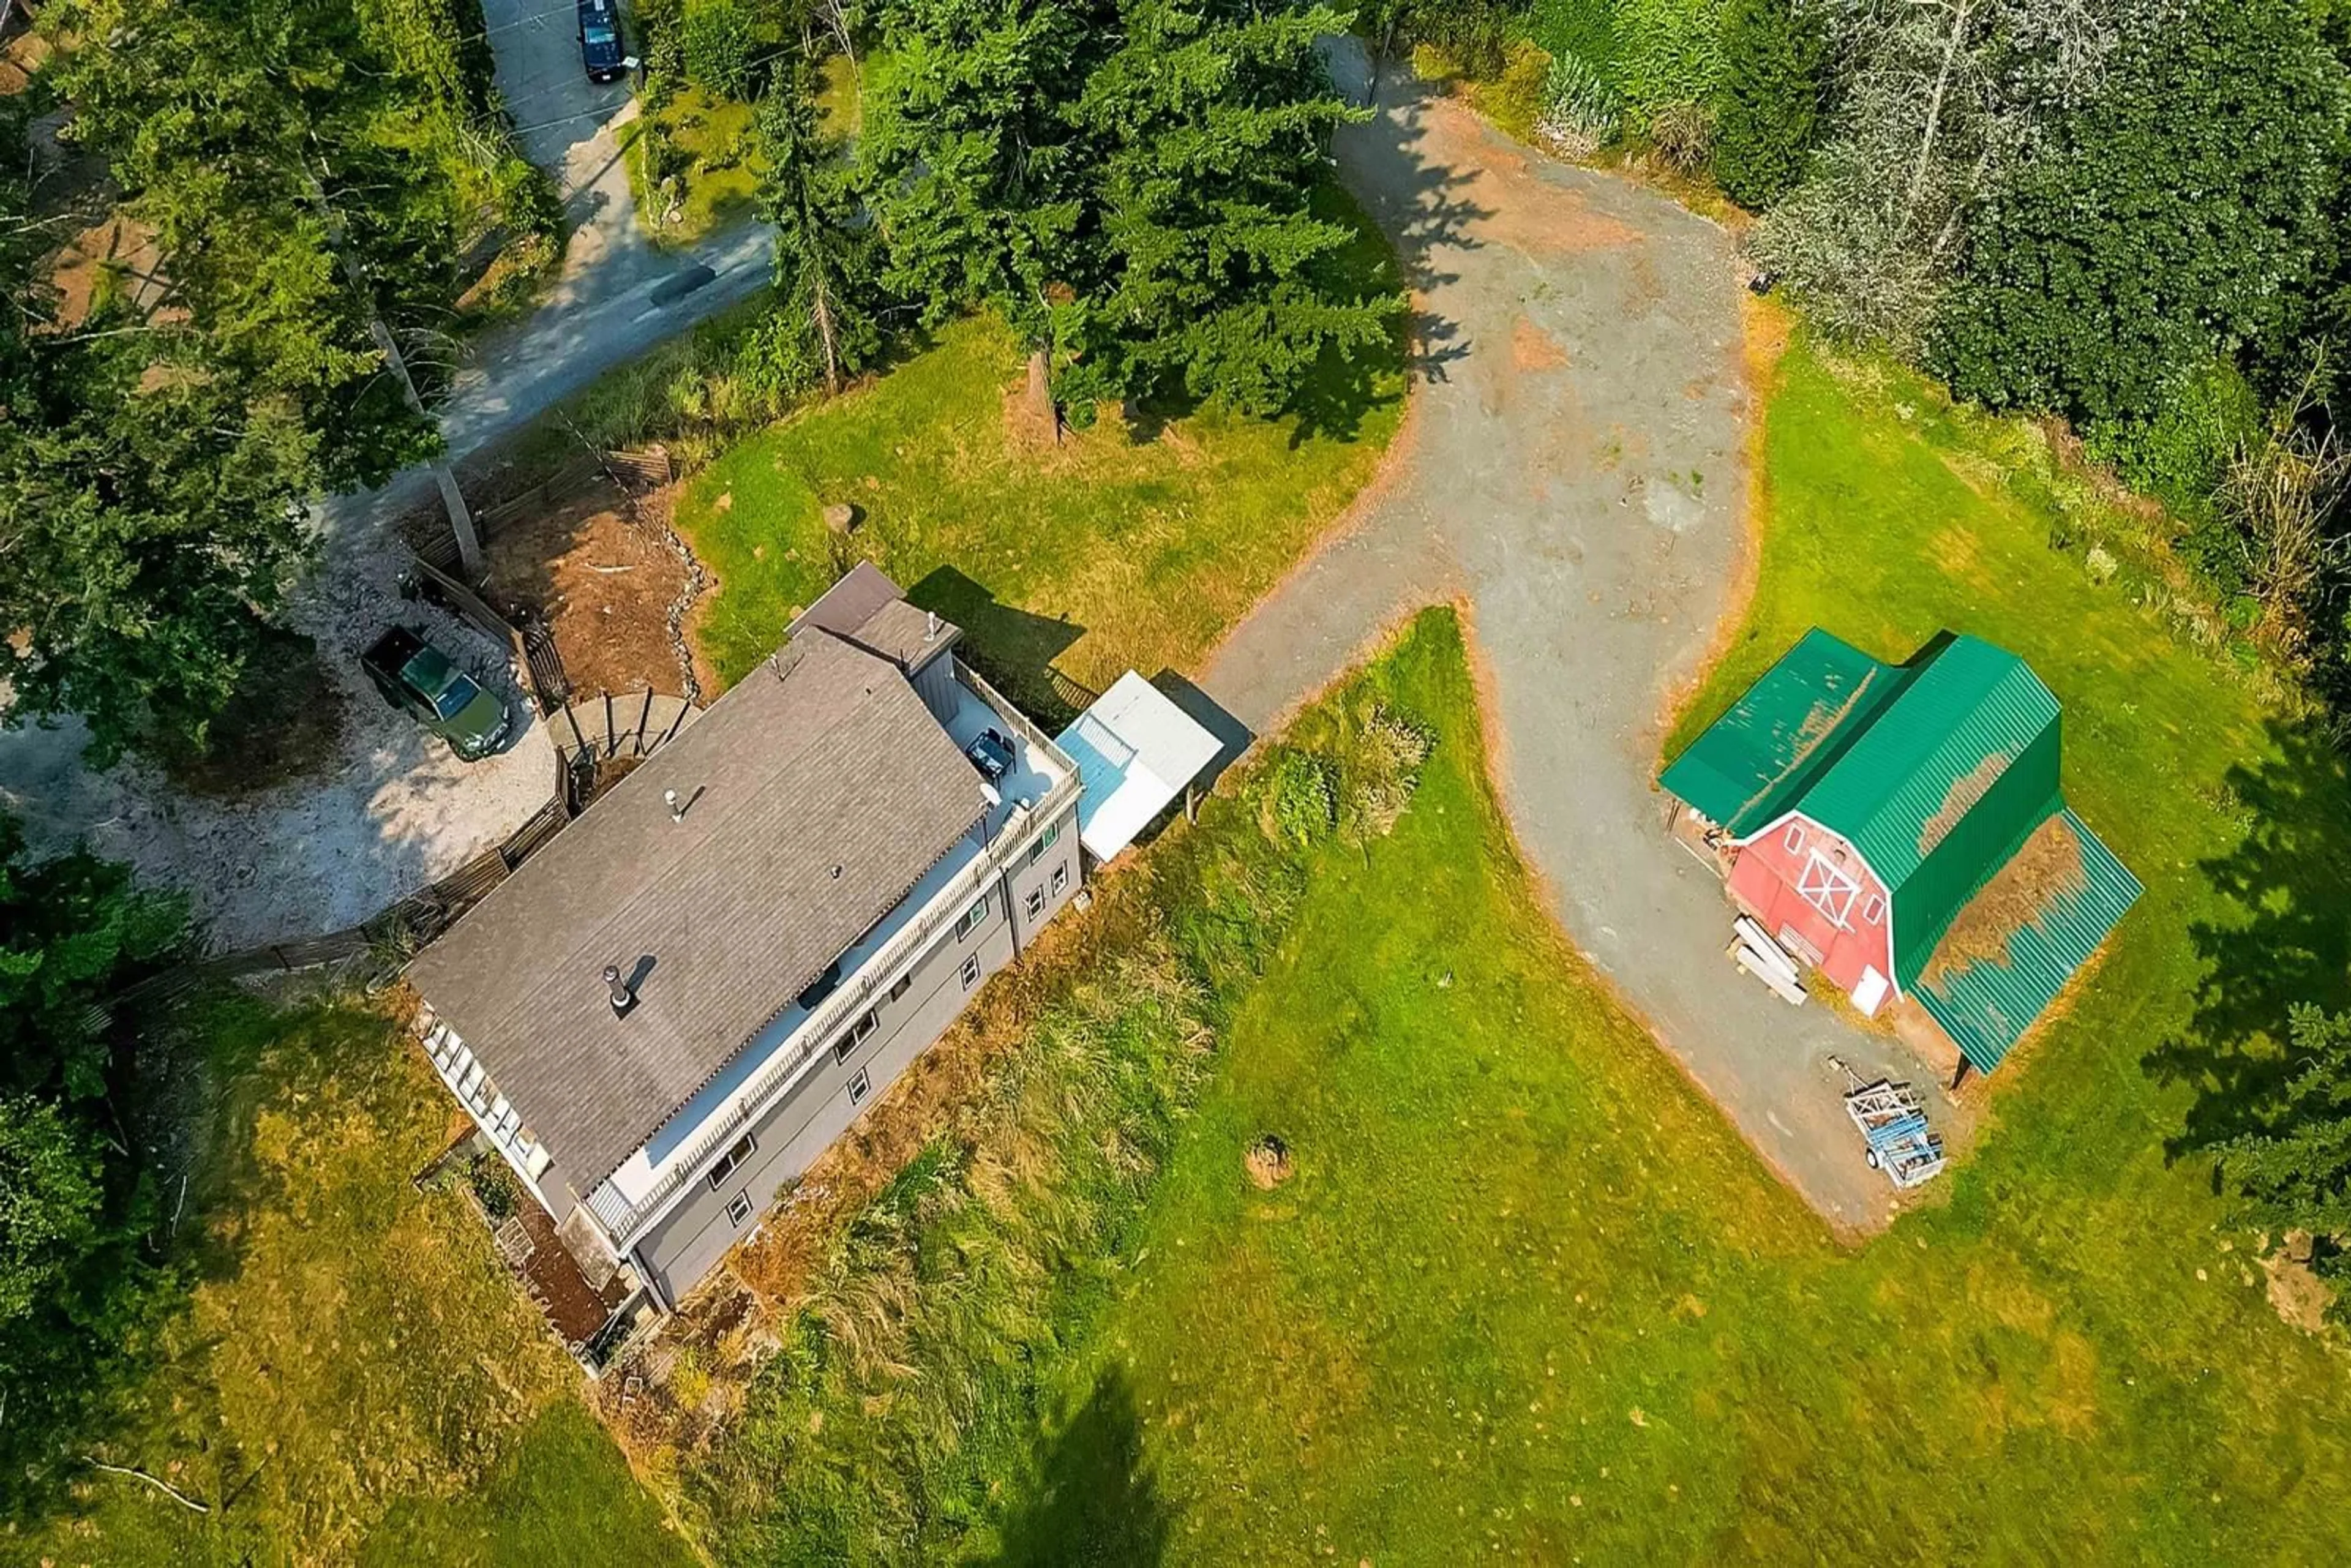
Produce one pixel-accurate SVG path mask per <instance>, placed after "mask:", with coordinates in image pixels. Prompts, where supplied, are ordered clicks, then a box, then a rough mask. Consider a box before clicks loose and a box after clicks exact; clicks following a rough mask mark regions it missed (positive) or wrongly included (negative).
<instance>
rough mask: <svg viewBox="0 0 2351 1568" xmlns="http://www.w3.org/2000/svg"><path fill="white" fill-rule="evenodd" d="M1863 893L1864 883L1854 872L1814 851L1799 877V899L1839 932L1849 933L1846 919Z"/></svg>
mask: <svg viewBox="0 0 2351 1568" xmlns="http://www.w3.org/2000/svg"><path fill="white" fill-rule="evenodd" d="M1860 891H1861V881H1860V879H1859V878H1857V877H1855V875H1854V874H1853V873H1851V872H1848V871H1845V870H1844V869H1842V868H1841V867H1838V866H1836V865H1833V864H1831V863H1830V862H1828V861H1827V860H1825V859H1823V858H1822V855H1821V852H1820V851H1818V850H1814V851H1813V852H1812V854H1811V856H1810V857H1809V858H1808V859H1807V860H1806V861H1805V862H1804V869H1803V870H1802V872H1799V873H1797V875H1796V895H1797V896H1798V897H1800V898H1802V900H1803V901H1804V902H1805V903H1807V904H1811V905H1812V906H1813V908H1815V909H1817V910H1819V911H1820V912H1821V913H1822V914H1823V915H1827V916H1828V917H1829V918H1830V919H1831V920H1834V921H1835V922H1836V923H1837V928H1838V929H1839V930H1841V931H1842V930H1845V929H1847V928H1848V927H1847V926H1846V925H1845V916H1846V915H1848V914H1850V913H1851V912H1852V910H1853V900H1854V895H1855V894H1857V893H1859V892H1860Z"/></svg>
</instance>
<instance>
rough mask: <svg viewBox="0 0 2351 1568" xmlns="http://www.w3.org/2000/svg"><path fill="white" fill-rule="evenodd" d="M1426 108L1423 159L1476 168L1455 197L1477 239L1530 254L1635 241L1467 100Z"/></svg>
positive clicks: (1632, 232) (1627, 228)
mask: <svg viewBox="0 0 2351 1568" xmlns="http://www.w3.org/2000/svg"><path fill="white" fill-rule="evenodd" d="M1421 152H1422V154H1423V156H1424V157H1426V159H1427V160H1428V162H1431V163H1432V164H1435V165H1437V166H1440V167H1449V168H1454V169H1466V170H1472V171H1475V172H1474V173H1472V174H1471V175H1470V177H1469V179H1468V183H1467V184H1466V185H1465V187H1464V188H1463V189H1462V191H1461V192H1460V193H1459V195H1460V199H1461V200H1462V202H1463V203H1464V204H1465V205H1466V206H1467V207H1468V209H1469V210H1471V211H1473V212H1475V213H1476V214H1478V215H1477V216H1475V217H1473V218H1472V219H1470V220H1469V223H1468V230H1469V232H1470V233H1471V234H1472V235H1475V236H1476V237H1477V238H1479V239H1482V240H1485V241H1488V242H1489V243H1491V244H1494V245H1499V246H1507V247H1508V248H1510V249H1511V250H1516V251H1520V252H1522V253H1524V254H1526V255H1528V256H1573V255H1575V254H1576V253H1578V252H1580V251H1589V250H1604V249H1610V248H1613V247H1615V246H1629V245H1633V244H1635V243H1636V242H1637V241H1639V240H1640V239H1641V238H1642V235H1641V233H1640V231H1639V230H1637V229H1635V228H1634V227H1633V226H1632V225H1630V224H1627V223H1625V222H1624V221H1623V220H1621V219H1619V218H1614V217H1612V216H1610V215H1609V214H1606V213H1604V212H1601V211H1600V210H1599V209H1597V208H1596V207H1594V206H1593V204H1592V201H1591V198H1590V197H1589V196H1587V195H1586V194H1585V193H1583V192H1581V191H1576V190H1571V189H1562V188H1561V187H1560V186H1558V185H1554V184H1552V183H1550V182H1548V181H1546V180H1543V179H1541V177H1540V176H1539V175H1537V174H1535V173H1534V172H1532V171H1531V167H1530V164H1529V161H1528V159H1527V155H1526V154H1525V153H1524V152H1520V151H1519V150H1517V149H1516V148H1514V147H1513V146H1512V145H1511V144H1510V141H1509V140H1508V139H1507V138H1506V137H1505V136H1504V135H1503V134H1502V133H1501V132H1500V131H1496V130H1494V129H1493V128H1492V127H1490V126H1489V125H1488V124H1487V123H1486V122H1485V121H1484V120H1481V119H1479V116H1478V114H1477V111H1476V110H1472V109H1470V108H1468V106H1467V105H1465V104H1461V103H1457V102H1454V101H1453V100H1451V99H1430V100H1429V101H1428V103H1427V106H1426V121H1425V129H1424V134H1423V137H1422V141H1421ZM1530 187H1534V188H1532V189H1531V188H1530Z"/></svg>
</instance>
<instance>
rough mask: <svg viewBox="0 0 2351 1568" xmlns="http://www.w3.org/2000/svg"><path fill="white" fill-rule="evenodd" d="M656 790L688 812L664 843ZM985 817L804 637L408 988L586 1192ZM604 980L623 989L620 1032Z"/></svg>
mask: <svg viewBox="0 0 2351 1568" xmlns="http://www.w3.org/2000/svg"><path fill="white" fill-rule="evenodd" d="M876 575H877V576H878V575H879V574H878V573H877V574H876ZM886 581H887V579H884V582H886ZM861 619H862V618H861ZM665 789H675V790H676V791H677V792H678V795H679V797H680V799H681V800H688V799H690V800H691V802H692V803H691V805H690V806H689V807H688V809H687V810H686V813H685V818H684V821H681V822H674V821H671V820H670V813H669V809H668V807H667V806H666V804H664V800H663V791H664V790H665ZM986 809H987V800H986V797H985V796H984V795H983V794H982V792H981V786H980V779H979V775H978V774H977V772H976V771H975V770H974V769H973V768H972V767H971V765H970V764H969V763H968V762H967V761H966V760H965V758H964V757H963V755H962V754H961V753H960V752H959V751H957V750H956V746H955V743H954V742H953V741H952V740H950V739H949V738H948V737H947V734H946V730H945V729H943V728H941V727H940V726H939V723H938V721H937V720H936V719H935V718H934V717H932V716H931V714H930V711H929V710H928V709H927V708H925V706H923V702H922V699H921V698H920V697H918V696H917V695H915V694H914V689H913V688H912V687H911V686H909V685H907V683H906V678H905V676H904V674H900V672H899V670H898V668H897V667H896V666H895V665H893V664H891V663H890V662H888V661H887V660H885V659H883V658H879V657H876V656H875V655H874V654H872V653H868V652H866V651H864V650H862V649H860V648H857V647H855V646H852V644H850V643H846V642H844V641H842V640H841V639H840V638H839V637H837V636H834V635H833V634H831V633H830V632H825V631H822V630H819V629H814V628H810V629H808V630H804V631H802V632H800V634H799V636H797V637H795V638H794V639H792V641H791V642H790V643H789V644H788V645H787V647H786V648H785V649H784V650H783V651H781V652H780V653H779V654H778V657H777V658H776V659H774V660H771V661H770V662H769V663H768V664H763V665H761V666H760V667H759V668H758V670H757V671H755V672H753V673H752V674H749V675H747V676H746V677H745V678H744V679H743V681H742V683H741V684H740V685H737V686H736V687H735V688H734V689H733V690H731V691H729V692H728V693H727V694H726V695H725V696H723V697H721V698H720V699H719V700H718V701H717V702H716V703H715V704H713V705H712V706H711V708H710V710H709V711H708V712H707V713H705V714H704V715H703V716H702V717H701V718H700V719H699V720H697V721H696V722H695V724H694V725H693V727H690V728H688V729H687V730H686V731H685V732H684V734H682V735H680V736H679V737H677V738H676V739H675V740H674V741H672V742H671V743H670V744H669V745H667V746H665V747H663V748H662V749H661V750H660V751H658V752H656V753H654V754H653V757H652V758H649V759H647V760H646V761H645V762H644V763H643V764H642V765H641V766H640V767H639V768H637V769H636V771H635V772H633V773H632V774H630V775H629V777H628V778H626V779H623V780H622V782H621V783H620V784H619V785H617V786H616V787H615V788H614V789H612V791H611V793H610V794H609V795H607V796H605V797H604V798H603V799H602V800H599V801H598V802H597V803H596V804H595V805H594V806H593V807H591V808H590V810H588V811H587V812H586V813H585V814H584V815H582V816H581V817H580V820H579V821H576V822H574V823H572V824H571V825H570V826H569V828H567V829H566V830H564V831H563V832H562V834H561V835H559V837H558V838H557V839H556V841H555V842H553V843H552V844H550V845H549V846H548V847H547V848H546V849H545V850H542V851H541V852H539V853H538V854H537V855H535V856H533V857H532V858H531V859H530V860H528V861H527V862H524V864H523V865H522V867H521V868H520V869H519V870H517V872H516V873H515V874H514V875H513V876H511V877H509V878H508V879H507V881H506V883H504V884H503V885H501V886H500V887H499V888H497V890H496V891H495V892H494V893H492V894H490V895H489V897H488V898H486V899H485V900H484V901H483V902H482V904H480V905H479V906H478V907H477V908H475V910H474V911H473V912H472V913H471V914H470V915H467V916H466V917H465V919H464V920H462V921H460V922H459V923H458V924H457V925H456V926H455V928H454V929H453V930H451V931H450V932H449V933H448V934H447V935H446V936H444V937H443V938H442V939H441V940H440V941H439V942H437V943H435V944H434V946H432V947H430V948H429V949H427V950H426V951H425V952H424V953H423V955H422V956H419V957H418V958H417V959H416V961H415V962H414V963H413V964H412V965H411V966H410V967H409V977H410V978H411V979H412V980H413V982H414V983H415V985H416V988H417V989H418V990H420V991H421V992H423V995H424V997H425V998H426V999H427V1000H429V1001H430V1002H431V1003H432V1004H433V1007H434V1010H435V1011H436V1012H438V1013H439V1014H440V1016H441V1017H442V1018H444V1019H446V1020H447V1021H448V1023H449V1025H450V1027H451V1028H453V1029H455V1030H456V1031H457V1032H458V1034H460V1035H461V1036H463V1037H464V1039H465V1043H466V1044H467V1045H468V1046H470V1047H471V1048H472V1049H473V1051H474V1054H475V1056H476V1057H478V1058H480V1060H481V1061H482V1062H483V1064H484V1066H485V1067H486V1068H487V1070H488V1071H489V1074H490V1077H491V1078H492V1079H493V1080H495V1081H496V1083H497V1085H498V1088H499V1089H500V1090H501V1091H503V1092H505V1093H506V1095H507V1098H509V1099H510V1100H511V1101H513V1103H515V1104H516V1106H517V1107H518V1108H519V1109H520V1111H521V1112H522V1115H523V1119H524V1122H525V1124H527V1125H528V1126H529V1127H530V1128H531V1130H532V1131H533V1132H534V1133H535V1134H537V1135H538V1138H539V1140H540V1142H541V1143H543V1144H545V1145H546V1146H547V1147H548V1149H549V1152H551V1153H552V1154H553V1155H554V1156H555V1158H556V1160H557V1161H558V1162H559V1164H560V1165H561V1166H563V1167H564V1168H565V1170H566V1172H567V1174H568V1175H569V1176H571V1178H572V1180H573V1184H574V1186H575V1187H576V1188H577V1189H578V1190H580V1191H581V1192H585V1191H586V1190H587V1189H588V1186H589V1185H592V1184H593V1183H595V1182H596V1181H598V1180H601V1178H602V1177H603V1176H607V1175H609V1174H611V1171H612V1170H614V1169H615V1168H617V1167H618V1166H620V1164H621V1163H622V1161H623V1160H625V1159H627V1158H628V1156H629V1155H631V1154H632V1153H633V1152H634V1151H635V1150H636V1148H637V1147H638V1146H639V1145H641V1144H643V1142H644V1141H645V1139H646V1138H647V1137H648V1136H650V1135H651V1134H653V1132H654V1131H655V1130H656V1129H657V1128H659V1127H660V1125H661V1124H663V1123H664V1121H666V1120H667V1119H668V1118H669V1116H670V1114H671V1113H673V1112H674V1111H675V1110H676V1109H677V1108H678V1107H679V1106H680V1105H682V1104H684V1103H685V1102H686V1101H687V1100H688V1099H690V1098H691V1097H692V1096H693V1095H694V1093H695V1091H696V1090H698V1089H700V1088H701V1087H702V1086H703V1085H704V1084H705V1083H706V1082H709V1080H710V1078H711V1077H712V1076H713V1075H714V1074H715V1073H716V1071H718V1070H719V1069H720V1068H721V1067H723V1066H724V1065H725V1064H726V1061H728V1060H729V1059H730V1058H732V1057H733V1056H734V1055H735V1053H736V1052H737V1051H738V1050H740V1049H741V1048H742V1046H743V1045H744V1044H745V1043H747V1041H748V1040H750V1038H751V1037H752V1036H753V1035H754V1034H756V1033H757V1032H758V1030H759V1029H760V1028H761V1027H762V1026H763V1025H764V1024H766V1023H767V1022H768V1020H769V1019H772V1018H774V1017H775V1016H776V1014H777V1013H778V1012H780V1011H781V1010H782V1009H784V1007H786V1006H787V1005H788V1004H789V1003H790V1002H791V1001H792V999H793V998H795V997H796V996H798V994H799V992H800V991H802V990H804V989H805V988H807V987H808V985H809V983H810V981H811V980H813V979H814V978H815V977H817V976H818V975H820V974H821V973H822V972H823V970H824V968H825V967H826V966H827V965H829V964H831V962H832V961H833V960H834V959H835V958H838V957H839V956H841V954H842V953H843V952H844V951H846V950H847V949H848V948H849V947H850V946H851V945H852V944H853V943H854V942H855V941H856V940H857V938H858V937H859V936H862V934H863V933H864V932H865V931H866V930H868V929H869V928H871V927H872V925H873V924H874V922H876V921H877V920H879V919H881V918H882V917H883V915H886V914H888V913H889V912H890V910H891V909H892V908H893V907H894V906H895V905H896V904H897V903H898V901H899V900H900V899H902V898H903V897H904V896H905V894H906V893H907V891H908V890H909V889H911V888H912V887H913V886H914V883H916V882H918V881H920V880H921V879H922V877H923V875H924V873H926V872H928V871H929V870H930V869H931V868H932V867H933V866H934V865H936V864H937V863H938V862H939V861H940V860H941V859H942V858H944V857H945V856H946V853H947V852H949V851H950V850H952V849H953V848H954V847H955V845H956V841H958V840H960V839H961V838H962V837H963V836H964V835H965V834H966V833H967V832H969V831H971V830H972V829H973V828H974V827H975V826H976V825H977V823H978V821H979V820H980V818H981V816H982V815H983V814H984V812H985V810H986ZM648 958H649V959H650V960H651V965H650V967H645V965H644V960H646V959H648ZM607 964H617V965H619V966H620V967H621V970H622V974H623V975H627V974H631V973H632V972H635V971H637V970H638V969H640V968H644V969H645V973H644V978H643V983H642V984H641V985H640V986H639V988H638V990H637V996H638V1000H637V1005H636V1006H635V1008H634V1009H632V1010H631V1011H630V1013H629V1015H628V1016H627V1017H626V1018H619V1019H616V1018H615V1017H614V1016H613V1014H612V1009H611V1003H610V1002H609V1000H608V999H607V996H606V991H605V988H604V984H603V981H602V979H601V975H602V972H603V968H604V966H605V965H607Z"/></svg>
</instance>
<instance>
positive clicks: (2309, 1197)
mask: <svg viewBox="0 0 2351 1568" xmlns="http://www.w3.org/2000/svg"><path fill="white" fill-rule="evenodd" d="M2289 1036H2290V1039H2291V1041H2292V1054H2293V1055H2294V1058H2295V1061H2296V1066H2295V1071H2294V1076H2293V1078H2292V1079H2290V1080H2289V1081H2288V1082H2287V1083H2286V1085H2285V1088H2284V1092H2283V1094H2282V1095H2281V1096H2280V1100H2279V1104H2278V1107H2277V1111H2276V1113H2275V1114H2274V1115H2273V1117H2272V1120H2271V1125H2270V1126H2269V1127H2268V1128H2266V1129H2264V1130H2262V1131H2260V1132H2255V1133H2248V1134H2243V1135H2242V1136H2240V1137H2236V1138H2232V1139H2231V1140H2230V1141H2229V1142H2228V1143H2227V1144H2224V1145H2221V1148H2220V1161H2221V1169H2222V1170H2223V1172H2224V1173H2225V1174H2226V1176H2228V1178H2229V1180H2230V1181H2231V1184H2232V1185H2234V1186H2236V1187H2237V1189H2238V1190H2239V1192H2240V1193H2241V1194H2242V1196H2243V1197H2244V1199H2245V1202H2246V1205H2247V1207H2248V1210H2249V1214H2250V1218H2252V1221H2253V1223H2255V1224H2257V1225H2261V1226H2263V1227H2266V1228H2269V1229H2271V1230H2273V1231H2278V1232H2283V1231H2286V1230H2307V1231H2309V1232H2311V1233H2312V1234H2313V1235H2316V1236H2329V1237H2336V1238H2351V1013H2334V1014H2329V1013H2325V1012H2323V1011H2321V1010H2320V1009H2317V1008H2316V1007H2314V1006H2311V1005H2310V1004H2308V1003H2304V1004H2302V1005H2301V1006H2298V1007H2296V1008H2295V1009H2294V1016H2293V1019H2292V1022H2291V1025H2290V1028H2289ZM2346 1263H2351V1254H2346V1253H2345V1252H2343V1251H2342V1250H2339V1249H2336V1250H2332V1251H2330V1252H2328V1253H2327V1254H2326V1255H2325V1258H2324V1259H2323V1260H2322V1265H2321V1266H2322V1270H2323V1271H2325V1272H2330V1273H2341V1272H2342V1271H2343V1270H2344V1268H2345V1265H2346Z"/></svg>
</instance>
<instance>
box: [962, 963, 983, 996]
mask: <svg viewBox="0 0 2351 1568" xmlns="http://www.w3.org/2000/svg"><path fill="white" fill-rule="evenodd" d="M962 979H963V988H964V989H965V990H969V989H971V988H973V987H974V986H976V985H977V984H979V959H978V957H977V956H972V957H969V958H966V959H965V960H964V961H963V975H962Z"/></svg>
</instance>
